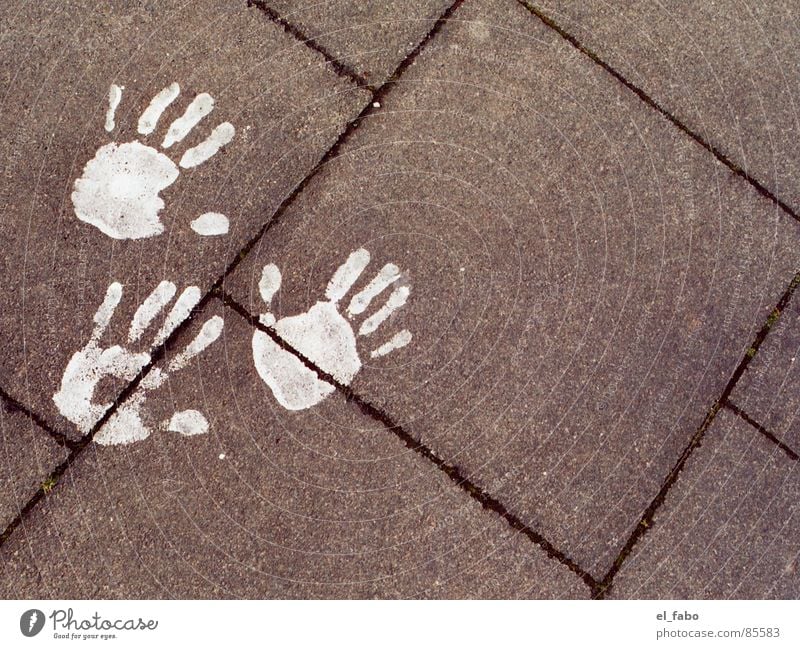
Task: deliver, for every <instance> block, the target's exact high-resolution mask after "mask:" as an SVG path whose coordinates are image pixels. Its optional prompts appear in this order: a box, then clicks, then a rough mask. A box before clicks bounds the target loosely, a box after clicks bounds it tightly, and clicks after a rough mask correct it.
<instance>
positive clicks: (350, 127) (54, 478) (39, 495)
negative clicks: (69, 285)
mask: <svg viewBox="0 0 800 649" xmlns="http://www.w3.org/2000/svg"><path fill="white" fill-rule="evenodd" d="M463 2H464V0H455V2H453V4H451V5H450V6H449V7H448V8H447V9H446V10H445V11H444V13H442V15H441V16H439V18H438V19H437V20H436V22H435V23H434V24H433V26H432V27H431V29H430V30H428V32H427V33H426V34H425V36H423V38H422V39H421V40H420V42H419V43H418V44H417V46H416V47H415V48H414V49H413V50H412V51H411V52H409V53H408V55H407V56H406V58H404V59H403V60H402V61H401V62H400V64H399V65H398V66H397V68H395V70H394V72H393V73H392V75H391V76H390V77H389V79H387V80H386V81H385V82H384V83H383V84H382V85H381V86H380V87H379V88H377V89H376V90H374V91H372V90H370V89H369V88H367V90H370V93H371V95H372V97H371V99H370V101H369V102H367V104H366V106H365V107H364V108H363V109H362V110H361V112H360V113H359V114H358V115H357V116H356V117H354V118H353V119H352V120H350V122H348V123H347V125H346V126H345V128H344V130H343V131H342V133H341V134H340V135H339V137H338V138H337V139H336V141H335V142H334V143H333V144H332V145H331V146H330V148H328V150H327V151H325V153H324V154H323V155H322V157H321V158H320V160H319V162H318V163H317V164H316V165H315V166H314V167H313V168H312V169H311V171H309V172H308V174H307V175H306V176H305V178H303V180H301V181H300V182H299V183H298V184H297V185H296V186H295V188H294V189H293V190H292V191H291V192H290V193H289V195H288V196H287V197H286V198H285V199H284V200H283V201H282V202H281V204H280V205H279V206H278V208H277V210H275V212H274V213H273V214H272V216H271V217H270V218H269V219H267V221H266V222H265V223H264V225H263V226H261V228H260V229H259V231H258V232H257V233H256V235H255V236H254V237H252V238H251V239H250V240H249V241H248V242H247V243H246V244H245V245H244V246H243V247H242V248H241V250H240V251H239V252H238V254H237V255H236V256H235V257H234V258H233V260H232V261H231V262H230V263H229V264H228V266H227V267H226V268H225V270H224V271H223V273H222V274H221V275H220V276H219V277H218V278H217V279H216V281H215V282H214V283H213V284H212V286H211V288H210V289H209V290H208V292H207V293H206V294H205V295H204V296H203V297H202V298H201V300H200V301H199V302H198V303H197V305H196V306H195V307H194V309H192V311H191V313H190V314H189V315H188V316H187V317H186V318H185V319H184V320H183V321H182V322H181V323H180V324H179V325H178V326H177V327H176V328H175V329H174V330H173V332H172V333H171V334H170V335H169V336H168V337H167V339H166V340H165V341H164V343H163V344H162V346H161V347H159V348H158V349H156V350H155V351H154V352H153V355H152V358H151V359H150V362H149V363H148V364H147V365H145V366H144V367H143V368H142V369H141V370H140V371H139V373H138V374H137V375H136V376H135V377H134V379H133V380H132V381H131V382H130V383H129V384H128V385H127V386H126V387H125V389H123V390H122V392H120V394H119V395H118V396H117V398H116V399H115V400H114V402H113V403H112V404H111V406H110V407H109V409H108V410H107V411H106V412H105V414H104V415H103V416H102V417H101V418H100V419H99V420H98V421H97V423H96V424H95V425H94V426H93V427H92V429H91V431H90V432H89V433H87V434H86V435H85V436H84V437H82V438H81V439H80V440H79V441H77V442H71V444H72V447H71V450H70V453H69V455H68V456H67V459H66V460H65V461H64V462H62V463H61V464H59V465H58V466H57V467H56V468H55V470H54V471H53V473H51V474H50V476H49V479H48V484H57V483H58V481H59V480H60V479H61V477H62V476H63V475H64V473H65V472H66V471H67V470H68V469H69V467H70V466H71V465H72V463H73V462H74V461H75V459H76V458H77V457H78V455H80V453H81V452H83V450H84V449H85V448H86V447H87V446H88V445H89V444H90V443H91V441H92V439H93V438H94V436H95V434H96V433H97V431H98V430H100V428H101V427H102V426H103V425H104V424H105V423H106V422H107V421H108V420H109V419H110V418H111V417H112V416H113V415H114V413H115V412H116V411H117V408H119V406H120V405H121V404H122V403H123V402H124V401H125V400H126V399H127V398H128V397H129V396H130V395H131V394H132V393H133V392H134V390H135V389H136V387H137V386H138V385H139V383H140V382H141V380H142V379H143V378H144V377H145V375H146V374H147V373H148V372H149V371H150V369H151V368H152V367H153V366H154V365H155V364H156V363H157V362H158V361H159V360H160V359H161V358H162V357H163V356H164V353H165V350H166V349H167V347H168V346H169V345H170V344H171V343H172V342H173V341H174V340H175V339H176V338H177V337H178V336H180V335H181V333H182V332H183V331H184V330H185V329H187V328H188V327H189V326H190V324H191V323H192V321H193V319H194V316H195V315H196V314H197V313H198V312H199V311H200V310H202V309H203V308H204V307H205V305H206V304H207V303H208V301H209V300H210V299H211V298H212V297H213V296H214V295H215V294H216V293H217V292H219V291H220V290H221V288H222V285H223V283H224V282H225V278H226V277H227V276H228V275H230V274H231V273H232V272H233V271H234V270H236V268H237V267H238V265H239V263H240V262H241V261H242V259H244V258H245V257H246V256H247V254H248V253H249V252H250V251H251V250H252V249H253V247H254V246H255V245H256V244H257V243H258V242H259V241H260V240H261V237H263V236H264V235H265V234H266V233H267V232H268V231H269V229H270V228H271V227H272V226H273V225H274V224H275V223H277V222H278V221H279V220H280V218H281V217H282V215H283V214H284V213H285V212H286V210H287V209H288V207H289V205H291V203H292V202H293V201H294V199H295V198H297V196H298V195H299V194H300V193H301V192H302V191H303V190H304V189H305V187H306V186H307V185H308V183H309V182H310V181H311V179H312V178H314V177H315V176H316V175H317V174H318V173H319V172H320V170H321V169H322V168H323V167H324V166H325V164H327V163H328V162H329V161H330V160H331V159H333V158H334V157H336V156H337V155H338V153H339V151H340V149H341V148H342V146H344V144H345V143H346V142H347V140H348V139H349V138H350V136H351V135H352V133H353V132H354V131H355V130H356V128H358V126H359V124H360V123H361V121H362V120H363V119H364V118H365V117H368V116H369V115H371V114H372V113H373V112H374V111H375V110H376V109H375V108H374V107H373V106H372V103H373V102H374V101H378V100H380V99H381V98H382V97H384V96H385V95H386V94H387V93H388V92H389V91H390V90H391V88H392V87H393V86H394V85H395V84H396V83H397V81H398V79H399V77H400V76H401V75H402V74H403V72H404V71H405V70H406V69H407V68H408V67H409V66H410V65H411V64H412V63H413V62H414V60H415V59H416V57H417V56H418V55H419V54H420V52H421V51H422V50H423V49H424V47H425V45H427V43H428V42H429V41H430V40H431V39H432V38H434V37H435V36H436V34H438V33H439V31H441V29H442V27H443V26H444V23H445V22H446V21H447V20H448V19H449V18H450V16H451V15H452V14H453V12H454V11H455V10H456V9H458V7H459V6H461V4H463ZM31 414H33V413H31ZM49 491H50V488H48V489H47V491H45V487H44V486H42V487H40V488H39V490H38V491H37V492H36V494H34V495H33V496H32V497H31V499H30V500H29V501H28V502H27V503H26V505H25V506H24V507H23V508H22V510H21V511H20V513H19V514H18V515H17V516H16V517H15V518H14V520H12V521H11V523H9V524H8V526H7V527H6V529H5V530H4V531H3V532H2V534H0V548H2V546H3V545H4V544H5V542H6V541H7V540H8V538H9V537H10V536H11V534H12V533H13V532H14V530H15V529H16V528H17V527H19V525H20V524H21V523H22V521H23V519H24V518H25V516H27V514H28V513H29V512H30V511H31V510H33V509H34V508H35V507H36V505H37V504H38V503H39V502H40V501H41V500H42V499H43V498H44V497H45V496H46V495H47V493H49Z"/></svg>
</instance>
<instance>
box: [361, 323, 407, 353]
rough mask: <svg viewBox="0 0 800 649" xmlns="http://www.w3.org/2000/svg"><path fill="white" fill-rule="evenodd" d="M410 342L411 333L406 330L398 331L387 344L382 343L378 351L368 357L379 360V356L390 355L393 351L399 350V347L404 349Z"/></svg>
mask: <svg viewBox="0 0 800 649" xmlns="http://www.w3.org/2000/svg"><path fill="white" fill-rule="evenodd" d="M410 342H411V332H410V331H408V330H407V329H403V330H402V331H398V332H397V333H396V334H395V335H394V336H392V338H391V340H389V342H386V343H384V344H383V345H381V346H380V347H378V349H376V350H375V351H373V352H372V353H371V354H370V356H371V357H372V358H379V357H381V356H386V354H390V353H391V352H393V351H394V350H395V349H400V348H401V347H405V346H406V345H407V344H408V343H410Z"/></svg>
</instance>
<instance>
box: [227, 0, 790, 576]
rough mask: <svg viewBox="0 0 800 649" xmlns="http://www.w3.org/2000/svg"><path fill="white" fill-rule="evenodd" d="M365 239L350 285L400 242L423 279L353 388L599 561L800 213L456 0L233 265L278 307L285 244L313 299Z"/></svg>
mask: <svg viewBox="0 0 800 649" xmlns="http://www.w3.org/2000/svg"><path fill="white" fill-rule="evenodd" d="M534 62H535V63H534ZM361 247H363V248H365V249H367V250H369V252H370V253H371V255H372V261H371V262H370V265H369V266H368V267H367V269H366V271H365V272H364V274H363V276H362V277H361V278H360V282H359V283H358V284H357V285H356V286H355V287H354V288H353V291H352V293H355V292H356V291H358V290H360V289H361V288H363V286H364V285H365V284H366V282H367V281H368V279H370V278H372V277H373V276H374V275H375V273H377V272H378V270H379V269H380V268H381V267H382V266H383V264H385V263H388V262H393V263H395V264H397V265H398V267H399V268H400V270H401V271H402V273H403V282H405V283H406V284H407V285H408V286H409V287H410V289H411V294H410V297H409V298H408V302H407V304H406V305H405V307H404V308H402V309H401V310H398V311H396V312H395V313H394V315H393V316H392V317H391V318H390V319H389V320H388V321H387V322H386V323H385V324H384V326H382V327H381V329H380V330H379V331H378V332H376V333H372V334H370V335H369V336H365V337H361V338H359V349H360V350H361V354H362V358H364V359H365V360H364V366H363V368H362V370H361V371H360V372H359V373H358V374H357V375H356V376H355V378H354V379H353V381H352V388H353V389H354V390H355V391H356V393H358V394H360V395H363V396H364V397H365V398H367V399H368V400H369V401H370V402H371V403H373V404H374V405H376V406H377V407H379V408H381V409H383V410H384V411H385V412H386V413H387V414H388V415H389V416H390V417H391V418H392V420H394V421H395V422H397V423H398V424H401V425H402V426H404V427H406V428H407V429H408V430H409V431H411V432H412V433H413V434H414V435H415V436H416V437H417V438H419V439H421V440H422V441H423V442H424V443H426V444H428V445H429V446H431V447H432V448H433V449H434V450H435V451H436V452H437V453H438V454H439V455H440V456H442V457H444V458H445V459H447V460H448V461H451V462H453V463H455V464H457V465H458V466H459V467H461V468H462V469H463V470H464V471H465V473H466V475H468V476H469V477H470V478H472V479H474V480H475V481H476V482H477V483H478V484H479V485H481V486H482V487H484V488H486V489H487V490H488V491H490V492H492V493H493V494H495V495H496V496H498V497H500V498H501V500H502V501H503V502H504V503H505V504H506V505H507V506H508V507H509V508H510V509H512V510H514V511H515V512H516V513H517V514H519V515H520V516H522V518H523V519H524V520H525V521H526V522H528V523H529V524H531V525H532V526H534V527H535V528H536V529H537V530H540V531H541V532H542V533H543V534H544V536H545V537H547V538H548V539H550V540H551V541H552V542H553V543H555V544H556V545H557V546H559V547H561V548H563V549H564V551H565V552H566V553H567V554H568V555H569V556H571V557H572V558H573V559H575V560H576V561H578V562H579V563H580V564H581V565H583V566H584V567H585V568H586V569H587V570H589V571H590V572H591V573H592V574H593V575H595V576H596V577H597V578H600V577H601V576H602V575H603V574H604V573H605V571H606V570H607V569H608V568H609V567H610V565H611V563H612V562H613V560H614V559H615V558H616V556H617V553H618V552H619V551H620V550H621V548H622V546H623V545H624V542H625V540H626V539H627V536H628V534H629V533H630V531H631V528H632V527H633V526H634V525H635V524H636V522H637V520H638V516H639V514H640V513H641V512H642V511H643V510H644V509H645V508H646V507H647V505H648V504H649V503H650V500H651V499H652V498H653V497H654V496H655V494H656V493H657V492H658V488H659V486H660V485H661V483H662V481H663V479H664V477H665V476H666V475H667V474H668V473H669V471H670V469H671V468H672V466H673V464H674V463H675V461H676V460H677V458H678V456H679V455H680V453H681V451H682V450H683V448H684V447H685V446H686V445H687V443H688V442H689V440H690V438H691V437H692V435H693V434H694V433H695V431H696V430H697V428H698V427H699V426H700V424H701V423H702V421H703V419H704V417H705V415H706V412H707V411H708V409H709V408H710V407H711V405H712V404H713V403H714V401H715V400H716V399H717V398H718V397H719V396H720V394H721V393H722V391H723V389H724V387H725V385H726V383H727V382H728V380H729V379H730V377H731V375H732V374H733V371H734V369H735V368H736V366H737V364H738V363H739V361H740V360H741V359H742V358H743V356H744V354H745V351H746V349H747V347H748V345H749V344H750V341H752V339H753V337H754V336H755V333H756V332H757V331H758V329H760V327H761V326H762V324H763V323H764V321H765V320H766V318H767V316H768V315H769V313H770V310H771V309H772V307H773V306H774V305H775V303H776V302H777V301H778V299H779V297H780V295H781V294H782V292H783V291H784V289H785V287H786V286H787V285H788V283H789V281H790V280H791V278H792V275H793V271H794V269H795V268H796V267H797V264H798V260H799V257H798V252H799V251H798V227H797V223H796V222H794V221H793V220H792V219H790V218H787V217H786V215H785V214H783V213H782V212H780V211H778V210H776V209H775V207H774V206H773V205H772V204H770V203H769V202H768V201H766V200H764V199H763V198H762V197H761V196H760V195H759V194H758V193H757V192H756V191H754V190H753V189H752V188H751V187H750V186H749V185H747V184H746V183H744V182H742V180H741V179H740V178H738V177H736V176H734V175H733V174H732V173H730V171H729V170H728V169H727V168H726V167H724V166H722V165H720V164H718V163H717V162H716V161H715V160H714V158H713V157H711V156H710V155H709V154H708V153H707V152H706V151H705V150H704V149H703V148H702V147H700V146H698V145H697V144H695V143H693V142H692V141H690V140H689V139H688V138H686V137H685V136H684V135H683V134H681V133H680V132H679V131H678V130H677V129H676V128H675V127H674V126H672V125H671V124H669V123H668V122H667V121H666V120H664V119H663V118H662V117H661V116H659V115H658V114H657V113H655V112H654V111H652V110H649V109H647V107H646V106H644V105H643V104H642V102H640V101H639V100H638V99H637V98H636V97H635V96H633V95H632V93H630V92H629V91H628V90H626V89H625V88H624V87H621V86H620V85H619V84H618V83H617V82H615V81H614V80H613V79H612V78H611V77H610V76H609V75H608V74H606V73H605V72H604V71H603V70H602V69H600V68H598V67H597V66H595V65H594V64H592V63H591V62H590V61H588V60H587V59H585V58H583V57H581V56H579V55H576V53H575V52H574V50H573V49H572V48H571V47H570V46H569V45H568V44H566V43H565V42H564V41H563V39H561V38H560V37H559V36H558V35H557V34H555V33H554V32H552V31H551V30H548V29H547V28H545V27H544V26H543V25H542V24H541V23H540V22H539V21H538V20H536V19H535V18H533V17H531V16H530V14H529V13H528V12H527V11H525V10H524V9H522V8H521V7H519V6H518V5H515V4H514V3H493V2H473V3H469V4H466V5H464V6H463V7H462V8H461V9H460V10H459V11H458V12H457V13H456V14H454V17H453V20H452V21H451V22H450V23H449V24H448V25H447V26H446V27H445V28H444V29H443V30H442V32H441V34H439V36H438V37H437V39H436V41H434V42H433V43H432V44H431V45H430V47H429V48H426V50H425V51H424V52H423V53H422V55H421V56H420V58H419V59H418V60H417V62H416V63H415V65H414V66H413V67H412V68H411V69H410V70H409V71H408V72H407V74H406V75H405V76H404V77H403V80H402V82H401V84H400V87H399V88H398V89H397V91H396V92H394V93H392V94H391V95H389V97H388V98H387V99H385V100H384V102H383V104H382V106H381V107H380V109H378V110H376V112H375V113H373V115H372V116H371V117H370V118H369V119H368V120H367V121H366V122H365V123H364V124H363V125H362V126H361V127H359V131H358V133H357V135H356V137H354V138H352V139H351V140H350V141H349V142H348V145H347V146H346V147H345V148H344V149H343V150H342V152H341V154H340V156H339V157H338V158H337V159H336V160H335V161H332V162H331V163H330V164H329V165H328V166H327V168H326V169H325V171H324V172H323V173H322V174H320V175H319V176H317V177H316V178H315V179H314V181H313V182H312V183H311V184H310V185H309V186H308V188H307V189H306V191H305V192H304V193H303V195H302V196H301V197H300V198H299V199H298V201H296V203H295V204H294V205H293V206H292V207H291V209H290V210H289V211H288V212H287V213H286V214H285V215H284V216H283V218H282V220H281V222H280V223H279V224H277V225H276V226H275V227H273V228H272V229H271V230H270V232H269V236H268V237H265V239H264V240H262V242H261V244H260V245H259V246H257V247H256V248H255V249H254V251H253V253H252V255H251V256H250V257H248V258H247V259H246V260H245V262H244V263H243V264H242V266H240V268H239V269H237V272H236V273H235V274H234V275H233V276H232V278H230V279H229V280H228V281H227V282H226V285H225V287H226V290H228V291H230V292H231V293H232V294H233V296H234V298H235V299H237V300H238V301H239V302H240V303H241V304H243V305H244V306H245V307H246V308H247V309H248V310H249V311H250V312H251V313H252V314H253V315H259V314H261V313H264V312H265V310H266V307H265V305H264V304H263V303H262V301H261V297H260V295H259V290H258V285H259V281H260V279H261V273H262V268H263V266H264V265H265V264H268V263H274V264H276V265H277V266H278V268H279V269H280V270H281V273H282V274H283V283H282V286H281V290H280V292H279V293H278V295H277V297H276V298H275V300H274V304H273V308H272V312H273V313H274V314H275V316H276V317H278V318H281V317H283V316H292V315H295V314H298V313H302V312H304V311H306V310H307V309H308V308H309V307H310V306H312V305H313V304H314V303H315V302H316V301H317V300H321V299H324V292H325V286H326V284H327V282H328V280H329V279H330V278H331V277H332V275H333V273H334V272H335V270H336V268H337V267H338V265H339V264H341V263H342V262H343V261H344V260H345V259H346V258H347V256H348V255H349V254H350V252H351V251H353V250H356V249H358V248H361ZM387 292H388V291H387ZM352 293H351V294H352ZM347 300H349V297H348V298H346V300H343V301H342V305H341V308H342V309H344V308H345V307H346V305H347V303H348V302H347ZM384 301H385V297H382V298H381V299H378V300H376V302H375V304H373V306H372V307H371V309H370V310H368V311H367V312H365V313H363V314H361V315H359V316H358V317H356V318H355V319H354V320H353V322H354V330H357V329H358V328H359V326H360V322H361V321H362V320H363V318H364V317H365V316H368V315H370V314H371V313H372V312H374V310H375V309H377V305H378V304H382V303H383V302H384ZM402 329H407V330H408V331H410V332H412V335H413V340H412V341H411V343H410V344H409V345H408V346H406V347H404V348H403V349H401V350H398V351H397V352H395V353H393V354H391V355H388V356H385V357H382V358H378V359H376V360H372V359H371V358H370V356H369V353H370V351H371V350H374V349H375V348H376V347H378V346H380V344H382V343H383V342H385V341H386V340H387V339H389V338H390V337H391V336H392V335H393V334H394V333H395V332H397V331H400V330H402ZM323 369H324V368H323Z"/></svg>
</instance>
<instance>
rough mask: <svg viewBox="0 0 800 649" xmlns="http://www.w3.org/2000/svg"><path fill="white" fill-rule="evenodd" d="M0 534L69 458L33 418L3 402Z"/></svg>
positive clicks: (0, 408)
mask: <svg viewBox="0 0 800 649" xmlns="http://www.w3.org/2000/svg"><path fill="white" fill-rule="evenodd" d="M0 444H1V446H0V532H2V531H3V530H5V529H6V527H8V524H9V523H11V521H12V520H14V519H15V518H16V517H17V516H19V514H20V512H21V510H22V508H23V507H25V504H26V503H27V502H28V500H30V498H31V497H32V496H33V495H34V494H35V493H36V491H37V490H38V489H39V487H40V486H41V485H42V483H46V482H47V479H48V477H49V476H50V474H51V473H52V472H53V469H54V468H55V467H56V466H57V465H58V464H60V463H61V462H62V461H63V460H64V459H65V458H66V455H67V452H66V451H65V450H64V448H63V447H62V446H60V445H59V444H57V443H56V442H55V441H53V439H52V438H51V437H50V435H48V434H47V433H46V432H45V431H44V430H42V429H41V428H40V427H39V426H37V425H36V423H35V422H33V421H31V419H30V417H29V416H28V415H27V414H25V413H23V412H21V411H19V410H16V409H15V408H14V407H13V406H12V405H11V404H10V403H8V402H6V401H4V400H3V399H2V398H0Z"/></svg>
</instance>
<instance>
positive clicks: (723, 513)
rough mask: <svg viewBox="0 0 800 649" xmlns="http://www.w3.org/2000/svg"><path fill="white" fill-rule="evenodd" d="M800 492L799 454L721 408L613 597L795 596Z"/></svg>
mask: <svg viewBox="0 0 800 649" xmlns="http://www.w3.org/2000/svg"><path fill="white" fill-rule="evenodd" d="M798 496H800V471H798V463H797V462H796V461H794V460H791V459H789V458H788V457H787V455H786V454H785V453H784V452H783V451H782V450H780V449H779V448H778V447H777V446H776V445H775V444H773V443H772V442H771V441H769V440H768V439H767V438H766V437H764V436H763V435H761V434H760V433H759V432H758V431H757V430H756V429H755V428H753V427H752V426H750V425H749V424H747V423H746V422H744V421H743V420H741V419H739V418H738V417H736V416H735V415H734V414H733V413H731V412H730V411H728V410H722V411H721V412H720V413H719V415H718V416H717V418H716V419H715V421H714V424H713V425H712V427H711V428H710V429H709V431H708V433H707V434H706V437H705V439H704V441H703V443H702V445H701V446H700V447H699V448H698V449H697V450H696V451H695V453H694V455H693V456H692V457H691V458H690V459H689V461H688V462H687V464H686V466H685V467H684V470H683V472H682V475H681V476H680V478H679V479H678V481H677V482H676V483H675V485H674V486H673V488H672V490H671V491H670V492H669V494H668V496H667V499H666V501H665V502H664V504H663V505H662V507H661V509H659V510H658V511H657V512H656V515H655V519H654V520H653V526H652V529H651V530H650V531H649V532H648V533H647V534H646V535H645V536H644V538H643V539H642V541H640V543H639V544H638V545H636V546H634V549H633V553H632V554H631V555H630V556H629V557H628V559H627V561H626V562H625V563H624V564H623V567H622V569H621V570H620V572H619V573H618V574H617V576H616V578H615V580H614V586H613V588H612V591H611V594H612V596H613V597H617V598H624V599H797V597H798V595H800V577H798V570H797V562H798V557H799V556H800V545H798V541H797V539H798V534H800V508H798Z"/></svg>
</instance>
